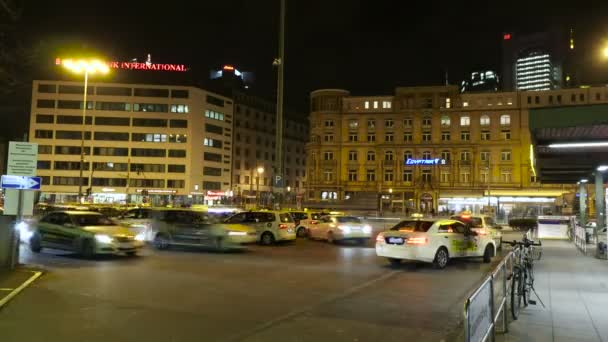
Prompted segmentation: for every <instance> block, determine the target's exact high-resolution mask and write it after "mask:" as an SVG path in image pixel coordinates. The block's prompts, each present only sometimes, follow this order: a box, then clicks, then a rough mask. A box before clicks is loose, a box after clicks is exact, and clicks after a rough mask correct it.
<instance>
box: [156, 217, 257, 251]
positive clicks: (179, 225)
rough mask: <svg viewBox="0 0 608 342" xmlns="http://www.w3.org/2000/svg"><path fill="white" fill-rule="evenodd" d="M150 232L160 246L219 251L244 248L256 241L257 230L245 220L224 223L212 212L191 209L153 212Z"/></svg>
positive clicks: (158, 246) (162, 247)
mask: <svg viewBox="0 0 608 342" xmlns="http://www.w3.org/2000/svg"><path fill="white" fill-rule="evenodd" d="M151 216H152V219H153V221H151V223H150V224H151V228H150V230H151V233H150V234H151V235H152V236H153V239H152V241H153V244H154V247H156V248H157V249H167V248H169V247H170V246H190V247H212V248H214V249H216V250H218V251H226V250H232V249H238V248H242V246H243V245H244V244H248V243H254V242H256V241H257V232H256V230H255V229H253V228H251V227H247V226H245V225H242V224H231V223H222V222H221V221H220V220H219V219H215V218H214V216H212V215H207V214H206V213H201V212H196V211H189V210H157V211H154V212H153V215H151Z"/></svg>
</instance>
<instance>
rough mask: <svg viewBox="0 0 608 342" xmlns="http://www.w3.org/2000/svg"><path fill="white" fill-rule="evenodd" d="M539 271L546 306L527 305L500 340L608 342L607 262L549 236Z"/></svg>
mask: <svg viewBox="0 0 608 342" xmlns="http://www.w3.org/2000/svg"><path fill="white" fill-rule="evenodd" d="M534 275H535V278H534V279H535V282H534V285H535V288H536V292H537V293H538V295H539V297H540V299H541V300H542V301H543V302H544V304H545V306H546V307H545V308H543V306H542V305H541V304H540V301H538V300H537V305H535V306H528V307H526V308H522V311H521V312H520V315H519V319H518V320H516V321H513V322H511V323H510V325H509V332H508V333H507V334H505V335H498V336H497V339H496V340H497V341H500V342H503V341H504V342H515V341H522V342H523V341H535V342H536V341H538V342H544V341H589V342H592V341H593V342H607V341H608V325H607V324H606V322H607V319H608V261H606V260H599V259H596V258H595V257H593V254H590V253H588V255H584V254H583V253H582V252H580V251H579V250H578V249H577V248H576V247H575V246H574V244H573V243H571V242H569V241H552V240H545V241H543V255H542V259H541V260H540V261H537V262H535V263H534ZM532 297H533V299H535V298H534V295H533V296H532Z"/></svg>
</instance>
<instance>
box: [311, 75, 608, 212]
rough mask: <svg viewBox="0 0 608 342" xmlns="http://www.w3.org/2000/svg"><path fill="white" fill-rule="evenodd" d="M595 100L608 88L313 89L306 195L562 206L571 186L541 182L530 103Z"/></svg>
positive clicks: (427, 207) (428, 208) (375, 204)
mask: <svg viewBox="0 0 608 342" xmlns="http://www.w3.org/2000/svg"><path fill="white" fill-rule="evenodd" d="M596 103H608V90H606V89H605V88H587V89H564V90H555V91H542V92H537V91H534V92H497V93H479V94H473V93H471V94H468V93H465V94H459V92H458V88H457V87H455V86H441V87H412V88H397V89H396V92H395V95H390V96H375V97H374V96H351V95H350V93H349V92H348V91H346V90H340V89H327V90H317V91H314V92H312V93H311V104H312V105H311V116H310V120H311V137H310V142H309V143H308V144H307V160H308V165H307V169H308V172H307V177H308V179H307V201H308V202H309V203H310V204H309V205H311V206H312V205H315V204H317V205H324V203H325V204H327V205H329V206H335V205H337V204H340V203H342V204H346V203H348V204H349V206H350V207H351V208H357V207H358V206H361V208H362V209H372V208H380V209H381V210H389V209H392V210H396V211H404V212H405V211H409V212H413V211H422V212H451V211H460V210H464V209H469V210H472V211H476V212H480V211H484V210H485V211H487V210H492V208H496V207H500V208H501V210H505V211H507V212H510V213H515V212H517V211H520V212H521V211H522V210H526V207H528V208H529V207H537V208H538V210H537V212H555V208H554V207H555V206H557V205H558V204H559V203H561V201H563V198H564V195H566V194H568V193H570V192H571V190H572V189H570V188H569V187H567V186H561V185H541V184H540V183H539V182H537V179H536V178H535V173H534V167H533V165H534V164H533V158H534V157H533V155H531V136H530V132H529V129H528V119H529V113H530V109H532V108H540V107H545V106H579V105H592V104H596ZM362 203H364V204H362ZM488 204H489V205H488Z"/></svg>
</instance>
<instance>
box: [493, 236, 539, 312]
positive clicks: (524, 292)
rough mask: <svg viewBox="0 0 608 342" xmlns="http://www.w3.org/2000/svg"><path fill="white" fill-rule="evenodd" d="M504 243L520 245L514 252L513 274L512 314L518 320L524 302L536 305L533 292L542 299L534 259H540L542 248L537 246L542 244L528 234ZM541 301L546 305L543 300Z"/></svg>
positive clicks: (513, 245)
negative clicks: (538, 288) (535, 286)
mask: <svg viewBox="0 0 608 342" xmlns="http://www.w3.org/2000/svg"><path fill="white" fill-rule="evenodd" d="M502 243H505V244H509V245H511V246H512V247H518V248H516V250H515V252H514V253H515V261H514V264H513V273H512V275H511V316H512V317H513V319H514V320H516V319H517V318H518V317H519V311H520V310H521V306H522V303H523V305H524V306H528V304H531V305H536V301H535V300H532V299H530V294H531V293H532V292H534V294H535V295H536V297H537V298H538V299H539V300H540V297H538V294H537V293H536V290H535V289H534V268H533V261H534V259H538V260H540V256H541V254H542V250H541V249H540V248H538V249H536V248H535V247H540V246H542V244H541V243H540V242H534V241H533V240H530V239H528V237H527V236H526V235H524V237H523V239H522V241H503V242H502ZM540 302H541V304H543V306H544V303H543V302H542V300H541V301H540Z"/></svg>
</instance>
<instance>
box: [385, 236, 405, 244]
mask: <svg viewBox="0 0 608 342" xmlns="http://www.w3.org/2000/svg"><path fill="white" fill-rule="evenodd" d="M388 243H392V244H395V245H403V238H400V237H390V238H388Z"/></svg>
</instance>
